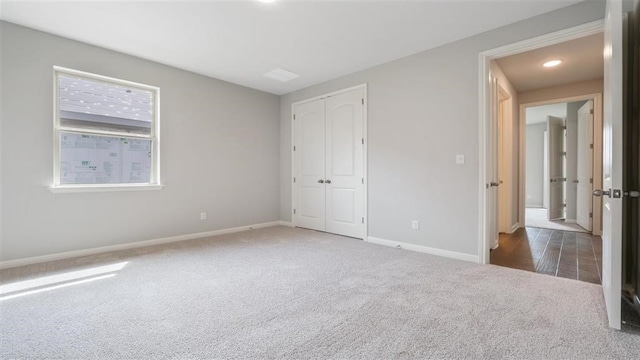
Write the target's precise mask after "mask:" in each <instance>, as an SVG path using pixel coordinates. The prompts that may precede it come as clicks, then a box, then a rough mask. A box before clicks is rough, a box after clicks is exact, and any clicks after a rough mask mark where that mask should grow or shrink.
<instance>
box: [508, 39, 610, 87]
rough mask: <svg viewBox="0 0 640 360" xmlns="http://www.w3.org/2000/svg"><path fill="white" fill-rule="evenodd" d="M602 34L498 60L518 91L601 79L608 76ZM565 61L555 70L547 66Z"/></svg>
mask: <svg viewBox="0 0 640 360" xmlns="http://www.w3.org/2000/svg"><path fill="white" fill-rule="evenodd" d="M603 50H604V37H603V34H602V33H599V34H595V35H591V36H587V37H583V38H579V39H575V40H571V41H568V42H564V43H560V44H556V45H552V46H548V47H544V48H540V49H536V50H531V51H527V52H523V53H520V54H516V55H512V56H508V57H504V58H501V59H498V60H496V62H497V63H498V65H499V66H500V68H501V69H502V71H503V72H504V74H505V75H506V76H507V77H508V78H509V81H510V82H511V84H512V85H513V87H514V88H515V89H516V91H518V92H523V91H532V90H537V89H544V88H547V87H552V86H558V85H564V84H570V83H574V82H578V81H586V80H593V79H600V78H602V77H603V75H604V60H603V56H602V52H603ZM553 59H560V60H563V62H562V64H560V65H559V66H556V67H553V68H545V67H543V66H542V64H543V63H545V62H546V61H549V60H553Z"/></svg>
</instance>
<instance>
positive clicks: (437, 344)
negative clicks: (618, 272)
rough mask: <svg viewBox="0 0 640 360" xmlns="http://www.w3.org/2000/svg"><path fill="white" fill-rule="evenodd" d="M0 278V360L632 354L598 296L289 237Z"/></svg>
mask: <svg viewBox="0 0 640 360" xmlns="http://www.w3.org/2000/svg"><path fill="white" fill-rule="evenodd" d="M0 276H1V279H2V283H3V284H4V286H3V287H1V288H0V290H1V291H0V292H1V293H2V295H0V297H3V300H0V310H1V312H0V316H1V319H0V320H1V321H0V335H1V343H0V358H2V359H214V358H215V359H275V358H277V359H327V358H331V359H391V358H401V359H409V358H412V359H418V358H419V359H423V358H437V359H443V358H446V359H638V358H639V357H640V337H639V336H637V335H632V334H628V333H623V332H618V331H614V330H610V329H609V328H607V325H606V324H607V320H606V315H605V311H604V304H603V298H602V291H601V287H600V286H598V285H594V284H589V283H584V282H579V281H573V280H568V279H562V278H555V277H551V276H546V275H539V274H534V273H530V272H526V271H519V270H513V269H507V268H503V267H498V266H492V265H485V266H482V265H477V264H472V263H468V262H462V261H456V260H450V259H445V258H440V257H436V256H430V255H426V254H421V253H416V252H410V251H407V250H400V249H394V248H388V247H383V246H379V245H373V244H368V243H365V242H362V241H360V240H355V239H351V238H344V237H340V236H335V235H329V234H324V233H319V232H314V231H308V230H301V229H290V228H285V227H274V228H268V229H260V230H253V231H249V232H243V233H236V234H230V235H225V236H219V237H215V238H209V239H203V240H193V241H187V242H181V243H174V244H170V245H163V246H157V247H151V248H145V249H139V250H133V251H126V252H117V253H110V254H104V255H100V256H91V257H85V258H80V259H76V260H72V261H60V262H56V263H49V264H41V265H37V266H29V267H23V268H16V269H9V270H5V271H2V272H1V273H0ZM51 287H54V288H51ZM20 288H22V289H20ZM37 290H40V292H36V291H37Z"/></svg>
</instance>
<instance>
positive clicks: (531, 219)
mask: <svg viewBox="0 0 640 360" xmlns="http://www.w3.org/2000/svg"><path fill="white" fill-rule="evenodd" d="M525 226H528V227H535V228H543V229H553V230H562V231H577V232H588V231H587V230H585V229H584V228H583V227H581V226H580V225H578V224H572V223H567V222H565V221H564V220H553V221H549V220H548V215H547V209H544V208H526V209H525Z"/></svg>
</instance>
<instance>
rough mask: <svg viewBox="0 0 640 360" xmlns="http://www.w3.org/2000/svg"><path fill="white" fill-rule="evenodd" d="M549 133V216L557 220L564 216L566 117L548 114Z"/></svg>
mask: <svg viewBox="0 0 640 360" xmlns="http://www.w3.org/2000/svg"><path fill="white" fill-rule="evenodd" d="M547 134H548V136H549V140H548V146H549V149H548V152H547V156H548V160H547V166H548V167H549V172H548V174H549V175H548V179H545V181H547V183H548V184H549V210H548V218H549V220H557V219H563V218H564V182H565V181H566V178H565V175H564V157H565V155H564V119H562V118H559V117H555V116H548V117H547Z"/></svg>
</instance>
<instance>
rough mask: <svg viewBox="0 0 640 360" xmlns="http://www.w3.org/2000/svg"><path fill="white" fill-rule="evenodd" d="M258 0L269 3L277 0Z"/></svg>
mask: <svg viewBox="0 0 640 360" xmlns="http://www.w3.org/2000/svg"><path fill="white" fill-rule="evenodd" d="M258 1H259V2H261V3H267V4H268V3H272V2H274V1H276V0H258Z"/></svg>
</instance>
